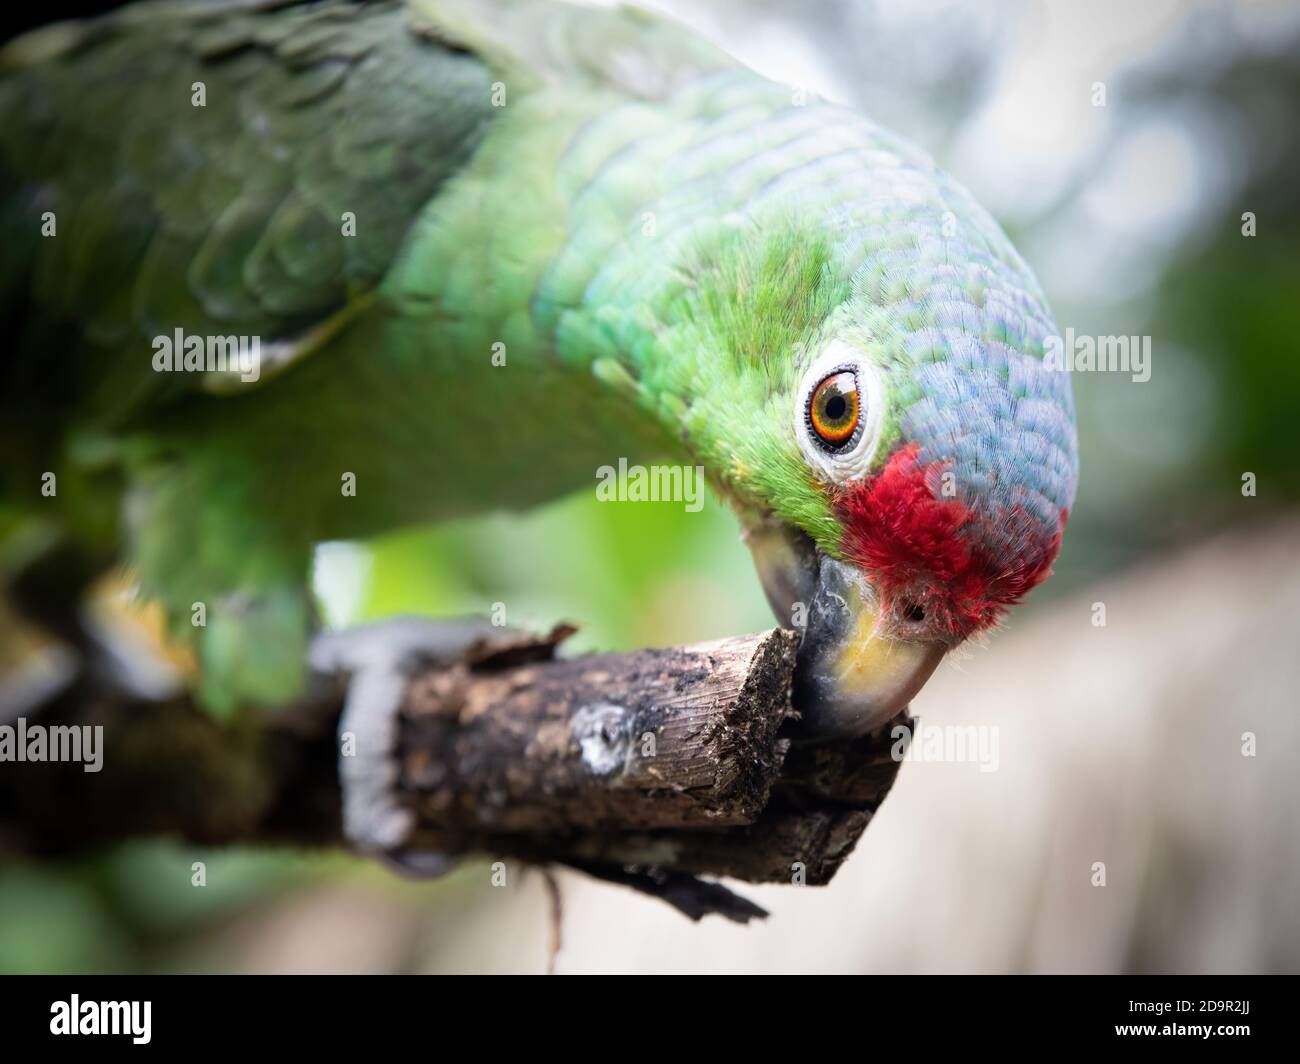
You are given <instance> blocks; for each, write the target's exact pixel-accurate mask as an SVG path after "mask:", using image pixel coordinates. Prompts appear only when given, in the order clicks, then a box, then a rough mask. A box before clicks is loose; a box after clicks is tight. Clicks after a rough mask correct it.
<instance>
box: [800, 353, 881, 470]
mask: <svg viewBox="0 0 1300 1064" xmlns="http://www.w3.org/2000/svg"><path fill="white" fill-rule="evenodd" d="M797 394H798V399H797V404H798V405H797V406H796V407H795V412H794V413H795V425H794V430H795V438H796V439H797V441H798V443H799V449H800V450H801V451H803V456H804V459H805V460H806V461H807V462H808V464H809V465H810V466H811V467H812V468H813V469H814V471H816V472H817V474H818V475H819V476H820V477H821V478H822V479H824V480H829V481H831V482H832V483H835V484H845V483H848V482H849V481H851V480H859V479H861V478H862V477H864V476H866V475H867V474H868V472H870V469H871V460H872V458H873V457H874V456H875V453H876V448H877V444H879V442H880V433H881V430H882V428H883V425H884V421H885V393H884V382H883V380H882V379H881V373H880V370H879V369H878V368H877V367H876V365H875V363H873V362H872V361H871V360H870V359H869V358H867V357H866V356H865V355H864V354H863V353H862V352H861V351H859V350H858V349H857V348H856V347H853V346H851V345H850V344H846V343H845V342H844V341H843V340H832V341H831V342H830V343H829V344H827V345H826V348H825V349H824V350H823V351H822V353H821V354H820V355H818V356H817V357H816V358H815V359H813V361H812V364H811V365H810V366H808V368H807V369H806V370H805V371H804V375H803V381H802V382H801V383H800V385H799V391H798V393H797Z"/></svg>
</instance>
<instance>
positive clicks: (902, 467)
mask: <svg viewBox="0 0 1300 1064" xmlns="http://www.w3.org/2000/svg"><path fill="white" fill-rule="evenodd" d="M918 451H919V448H918V447H917V446H916V444H909V445H908V446H907V447H904V448H902V449H901V450H899V451H898V452H897V453H895V454H894V455H893V456H892V457H891V458H890V459H889V461H888V462H887V463H886V465H885V468H884V469H882V470H881V471H880V473H879V474H877V475H876V476H874V477H872V478H870V479H868V480H864V481H862V482H860V483H857V484H854V485H853V486H851V487H850V488H847V489H843V490H841V491H839V492H838V493H837V495H836V498H835V507H836V510H837V512H838V513H839V516H840V519H841V521H842V523H843V525H844V538H843V541H842V544H841V549H842V550H843V552H844V555H845V557H846V558H847V559H848V560H849V561H851V562H853V563H854V564H856V565H858V566H860V567H861V568H862V569H864V570H866V572H867V573H868V574H869V575H870V576H871V577H872V579H873V582H874V583H875V586H876V589H877V591H878V592H879V593H880V595H881V597H882V599H883V604H884V606H885V608H886V609H892V608H893V607H894V606H895V605H896V603H897V602H898V601H899V600H901V599H903V598H906V599H907V600H909V601H912V602H914V603H915V604H916V605H919V606H920V607H921V608H922V609H923V610H924V611H925V621H924V631H925V632H926V634H928V635H932V636H933V637H935V638H942V639H964V638H965V637H966V636H968V635H971V634H973V633H974V632H977V631H980V630H981V629H984V628H988V627H989V626H991V625H993V624H994V623H996V622H997V620H998V618H999V616H1000V615H1001V614H1002V612H1003V610H1005V608H1006V607H1007V606H1011V605H1014V604H1015V603H1017V602H1019V601H1020V600H1021V599H1022V598H1023V597H1024V596H1025V595H1026V594H1027V593H1028V592H1029V591H1030V589H1031V588H1033V587H1035V586H1036V585H1037V584H1040V583H1042V581H1043V580H1044V579H1046V577H1047V575H1048V574H1049V573H1050V572H1051V567H1052V562H1053V561H1055V559H1056V555H1057V553H1058V552H1059V551H1060V549H1061V532H1062V530H1063V529H1064V528H1065V522H1066V518H1067V516H1068V514H1067V513H1066V512H1063V513H1062V514H1061V520H1060V525H1059V527H1058V528H1057V529H1056V530H1055V532H1054V533H1044V532H1043V530H1042V529H1041V525H1040V524H1039V522H1037V521H1034V520H1033V519H1032V518H1031V517H1030V515H1029V514H1028V513H1026V512H1025V511H1024V509H1023V508H1022V507H1019V506H1014V507H1011V508H1010V509H1008V510H1007V511H1004V512H1002V513H999V514H996V515H993V516H990V515H987V514H981V513H976V512H974V511H972V510H971V509H970V508H968V507H967V506H966V505H964V504H963V503H962V502H961V501H959V500H958V499H945V498H943V497H941V495H940V492H939V487H940V485H941V484H942V479H943V474H944V471H945V469H946V468H947V463H944V462H931V463H929V464H927V465H922V464H921V463H920V462H919V461H918V458H917V455H918ZM994 521H996V522H997V525H998V529H999V530H1010V531H1011V532H1012V533H1013V535H1012V536H1011V546H1010V547H1009V549H1008V550H1007V551H1006V552H1005V555H1006V556H990V553H989V550H988V548H987V547H985V546H984V545H985V544H987V543H990V542H996V541H997V540H998V539H999V538H1002V537H998V536H990V535H985V534H983V533H984V532H985V531H986V530H987V528H988V526H990V525H991V524H992V523H993V522H994Z"/></svg>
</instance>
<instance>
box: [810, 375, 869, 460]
mask: <svg viewBox="0 0 1300 1064" xmlns="http://www.w3.org/2000/svg"><path fill="white" fill-rule="evenodd" d="M858 424H859V418H858V379H857V377H856V376H855V375H854V374H853V371H852V370H840V371H839V372H838V373H832V374H831V375H830V376H829V377H826V378H825V379H824V380H823V381H822V382H821V383H820V384H819V385H817V387H816V388H815V389H814V390H813V393H812V398H811V399H810V400H809V401H808V425H809V427H810V428H811V429H812V430H813V432H814V433H816V435H817V438H818V439H819V440H821V441H822V443H824V444H825V445H826V449H827V450H828V451H831V452H838V451H840V450H842V449H843V448H844V447H846V446H848V445H849V444H850V443H851V442H852V440H853V436H854V433H856V432H857V431H858Z"/></svg>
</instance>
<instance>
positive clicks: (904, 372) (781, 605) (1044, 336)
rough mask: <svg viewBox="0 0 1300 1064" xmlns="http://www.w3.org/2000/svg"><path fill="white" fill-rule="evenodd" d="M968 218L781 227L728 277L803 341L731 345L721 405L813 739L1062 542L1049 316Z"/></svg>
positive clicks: (984, 225) (901, 694)
mask: <svg viewBox="0 0 1300 1064" xmlns="http://www.w3.org/2000/svg"><path fill="white" fill-rule="evenodd" d="M953 197H954V194H953V193H949V195H948V196H947V197H946V198H945V200H944V201H943V202H944V203H947V202H951V201H952V199H953ZM963 218H964V221H965V227H964V232H963V231H962V227H958V231H957V232H951V231H949V230H951V228H952V226H951V221H952V216H951V214H949V212H948V211H947V210H945V209H943V208H942V206H933V207H931V208H929V209H926V208H925V207H924V206H922V207H921V208H917V207H916V206H915V205H913V206H911V207H909V208H908V209H907V210H906V212H905V215H904V216H903V217H902V218H901V219H900V220H898V221H897V222H895V223H893V224H878V225H874V226H870V227H865V228H863V227H859V228H858V229H856V230H855V229H854V228H853V227H852V226H843V225H834V226H830V227H826V228H825V229H823V230H822V231H821V233H820V235H817V236H814V237H812V238H811V245H816V246H819V247H821V248H822V251H821V252H817V251H812V252H809V251H808V248H809V247H810V244H809V239H810V238H809V237H808V233H809V231H810V230H809V228H808V227H807V226H805V227H804V228H803V229H802V230H801V231H800V232H801V234H802V235H800V236H796V237H790V236H789V232H790V230H788V229H787V230H786V233H787V235H786V236H785V237H772V238H771V239H769V240H768V250H767V251H765V252H762V253H759V254H758V255H756V256H755V257H756V258H757V260H758V261H759V262H760V265H759V266H757V267H755V271H754V272H755V274H756V275H755V276H753V277H751V278H749V279H748V282H746V283H743V284H741V285H739V286H737V285H736V284H735V279H734V278H733V279H732V281H731V282H730V285H731V287H730V291H731V292H732V293H733V298H734V299H736V300H738V301H739V302H741V303H743V302H744V301H745V299H747V298H750V297H749V296H747V295H745V294H744V293H747V292H751V291H757V292H764V293H766V295H765V296H764V298H766V299H767V300H768V304H769V305H768V307H767V308H761V307H753V308H751V309H752V310H753V312H754V313H756V314H760V313H763V312H764V310H765V309H766V310H768V311H770V310H771V308H772V306H773V305H775V306H777V307H778V308H782V309H781V310H780V312H781V313H782V314H784V315H785V316H786V319H787V320H789V321H791V322H792V328H791V332H790V334H789V335H791V336H795V337H797V339H796V340H795V342H794V343H793V344H792V345H791V351H792V354H791V356H790V357H789V358H786V359H778V358H772V357H754V355H753V350H754V349H755V345H750V348H751V350H750V354H748V355H746V354H743V353H742V354H741V355H739V356H736V355H735V353H734V348H735V346H737V345H734V344H733V345H732V346H733V359H735V358H737V357H738V358H739V361H740V362H742V363H743V364H744V368H743V369H742V371H741V373H740V375H739V376H740V377H741V378H743V379H744V380H746V381H747V382H748V383H747V384H745V385H743V386H740V387H738V388H736V387H734V386H733V390H734V391H736V392H739V394H740V402H739V404H738V405H740V406H741V408H742V409H741V410H740V411H737V410H736V409H735V407H733V409H732V410H731V412H730V414H729V415H724V414H723V413H722V412H721V411H714V414H715V415H716V416H717V417H718V418H719V419H721V418H723V417H724V416H725V417H726V420H727V422H728V424H729V425H730V428H729V429H728V430H727V432H726V433H725V438H724V439H723V440H721V441H719V442H720V443H721V447H720V448H719V450H725V451H726V461H727V462H728V463H729V466H728V479H729V480H730V482H731V483H732V484H733V485H735V484H743V486H744V488H745V494H746V496H747V499H746V500H745V501H744V502H742V503H741V505H740V506H738V510H739V512H740V515H741V521H742V524H743V526H744V529H745V531H744V538H745V540H746V541H747V543H748V545H749V547H750V549H751V551H752V553H753V557H754V561H755V564H756V566H757V570H758V574H759V577H760V579H761V582H762V584H763V587H764V590H765V591H766V594H767V598H768V600H769V602H770V603H771V605H772V608H773V610H774V612H775V614H776V616H777V618H778V620H780V621H781V622H782V623H783V624H786V625H792V626H794V627H797V628H802V630H803V638H802V643H801V647H800V651H799V656H798V661H797V666H796V672H795V682H794V691H793V696H792V697H793V702H794V705H795V708H796V709H798V710H799V712H800V715H801V718H802V725H801V726H802V729H803V730H804V731H805V732H806V733H807V734H808V735H810V736H814V737H829V736H851V735H860V734H863V733H865V732H867V731H869V730H872V729H873V728H875V727H878V726H879V725H881V724H884V723H886V722H887V721H888V720H890V719H891V718H892V717H893V716H894V715H895V714H897V713H898V712H899V711H900V710H901V709H902V708H903V707H905V706H906V705H907V704H908V702H909V701H910V700H911V699H912V697H913V696H914V695H915V694H916V693H917V692H918V691H919V690H920V689H921V687H922V686H923V685H924V684H925V682H926V680H927V679H928V678H929V677H930V675H931V674H932V673H933V672H934V670H935V668H936V667H937V666H938V664H939V662H940V661H941V660H942V658H943V657H944V655H945V654H946V653H947V652H948V651H950V650H951V649H953V648H954V647H956V646H958V645H959V644H961V643H962V642H963V641H964V640H967V639H969V638H970V637H972V636H974V635H977V634H978V633H980V632H984V631H986V630H988V629H989V628H991V627H992V626H994V625H995V624H997V623H998V621H999V619H1000V618H1001V617H1002V616H1003V614H1004V613H1005V611H1006V610H1007V608H1008V607H1010V606H1012V605H1014V604H1016V603H1018V602H1019V601H1020V600H1021V599H1022V598H1023V597H1024V596H1025V594H1026V593H1027V592H1028V591H1029V590H1030V589H1031V588H1033V587H1034V586H1035V585H1037V584H1038V583H1040V582H1041V581H1042V580H1043V579H1045V578H1046V576H1047V575H1048V573H1049V572H1050V569H1051V566H1052V562H1053V560H1054V559H1055V557H1056V555H1057V552H1058V551H1059V549H1060V545H1061V536H1062V532H1063V530H1064V527H1065V523H1066V520H1067V518H1068V515H1069V507H1070V505H1071V504H1072V502H1073V498H1074V492H1075V486H1076V482H1077V468H1078V466H1077V443H1076V434H1075V423H1074V407H1073V400H1072V397H1071V390H1070V380H1069V375H1068V373H1066V372H1065V371H1064V370H1058V369H1055V368H1053V367H1052V366H1051V365H1050V364H1048V363H1047V362H1046V361H1045V359H1044V353H1045V347H1046V346H1047V345H1046V343H1045V341H1047V340H1048V339H1049V338H1050V337H1052V336H1053V335H1055V326H1054V324H1053V322H1052V318H1051V316H1050V312H1049V311H1048V310H1047V308H1046V304H1045V302H1044V300H1043V297H1042V295H1041V293H1040V291H1039V289H1038V286H1037V283H1036V281H1035V280H1034V279H1033V277H1032V275H1031V274H1030V272H1029V270H1028V268H1027V267H1026V266H1025V264H1024V262H1023V261H1022V260H1021V259H1020V257H1019V256H1018V255H1017V254H1016V252H1015V251H1014V250H1013V249H1012V248H1011V246H1010V244H1009V242H1008V241H1007V239H1006V237H1005V236H1003V235H1002V233H1001V230H1000V229H999V228H998V227H997V225H996V223H994V222H993V221H992V219H991V218H990V217H989V216H988V215H986V214H984V213H983V212H982V210H980V209H979V208H977V207H976V206H975V205H974V204H973V202H969V203H967V204H965V213H964V215H963ZM855 234H856V235H855ZM772 240H775V241H777V243H778V244H781V250H780V251H779V252H777V253H774V252H773V250H772ZM759 243H760V244H762V243H763V240H762V238H759ZM810 256H811V260H812V261H805V260H808V259H809V257H810ZM741 257H742V258H743V255H742V256H741ZM800 262H803V265H802V266H801V265H799V263H800ZM763 263H765V264H767V265H765V266H764V265H761V264H763ZM774 263H776V264H779V266H776V267H773V265H772V264H774ZM792 263H793V265H792ZM846 264H847V265H846ZM764 270H766V271H767V274H766V275H764ZM749 282H752V283H749ZM755 298H757V297H755ZM742 309H743V308H742ZM739 346H740V347H741V348H742V349H743V348H744V346H745V345H743V344H741V345H739ZM769 349H770V348H769ZM734 379H735V378H734V377H733V380H734ZM733 398H734V396H733ZM746 402H749V403H752V404H753V407H752V409H750V410H748V411H747V412H746V411H745V410H744V409H743V407H744V404H745V403H746ZM723 490H724V493H725V491H726V485H725V484H724V487H723Z"/></svg>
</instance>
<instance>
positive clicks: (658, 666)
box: [0, 628, 898, 919]
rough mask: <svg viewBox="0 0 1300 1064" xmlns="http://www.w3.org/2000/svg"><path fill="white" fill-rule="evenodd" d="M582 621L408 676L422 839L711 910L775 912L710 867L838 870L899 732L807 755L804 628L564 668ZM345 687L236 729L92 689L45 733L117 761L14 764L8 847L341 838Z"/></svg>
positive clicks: (320, 689) (401, 760) (66, 697)
mask: <svg viewBox="0 0 1300 1064" xmlns="http://www.w3.org/2000/svg"><path fill="white" fill-rule="evenodd" d="M571 631H572V629H569V628H559V629H556V630H555V631H554V632H552V633H551V634H550V635H549V636H547V637H544V638H535V637H530V636H523V635H520V636H510V637H507V638H502V639H493V640H492V641H491V642H490V643H489V642H487V641H484V642H481V643H479V644H476V645H475V646H474V647H471V648H470V650H469V651H468V652H467V653H466V655H465V658H464V660H463V661H460V662H458V663H457V664H455V665H453V666H451V667H449V668H438V669H428V670H425V671H423V672H420V673H418V674H417V675H416V676H415V677H414V679H413V680H412V681H411V683H410V685H409V687H408V690H407V695H406V699H405V704H404V706H403V708H402V711H401V714H400V727H399V735H400V740H399V744H398V749H397V751H396V754H395V756H396V758H397V763H398V767H399V772H398V783H397V790H398V794H399V797H400V799H401V800H402V801H403V803H404V804H406V805H408V806H409V807H410V808H411V809H412V810H413V811H414V812H415V814H416V821H417V822H416V829H415V833H414V836H413V838H412V843H413V845H414V846H415V847H417V848H419V849H428V850H434V851H438V852H441V853H446V854H465V853H483V854H488V855H491V856H493V857H495V858H498V859H501V858H516V859H522V860H526V861H530V862H539V863H545V862H557V863H561V864H566V865H569V866H571V867H574V868H578V869H581V870H583V871H585V872H588V873H590V874H592V875H595V876H598V877H600V878H604V879H610V880H613V881H615V882H623V883H627V884H628V885H630V886H634V887H636V888H637V889H641V890H644V891H646V892H648V893H651V894H655V895H656V896H659V897H662V898H664V899H665V900H667V901H669V902H670V903H672V904H674V905H676V906H677V907H678V908H680V909H682V911H684V912H686V913H687V914H688V915H691V916H692V917H695V918H698V917H699V916H700V915H703V914H704V913H707V912H721V913H723V914H724V915H728V916H730V917H731V918H733V919H748V918H749V917H751V916H754V915H759V914H761V913H762V910H759V909H758V908H757V907H756V906H753V905H751V904H750V903H748V902H745V901H744V900H743V899H739V898H736V897H735V896H734V895H732V894H731V893H730V892H729V891H727V890H726V889H725V888H723V887H721V886H719V885H717V884H710V883H703V882H701V881H699V880H697V879H696V878H695V877H696V876H699V875H708V876H729V877H733V878H736V879H742V880H747V881H749V882H773V883H775V882H781V883H791V882H804V883H807V884H810V885H816V884H822V883H826V882H828V881H829V880H830V879H831V877H832V876H833V875H834V874H835V872H836V870H837V869H838V868H839V866H840V864H841V863H842V862H843V861H844V859H845V858H846V857H847V856H848V854H849V852H850V851H851V850H852V848H853V846H854V844H855V843H856V842H857V839H858V837H859V836H860V835H861V833H862V831H863V830H864V829H865V828H866V826H867V823H868V822H869V821H870V819H871V816H872V814H873V813H874V812H875V810H876V808H877V807H878V806H879V804H880V802H881V801H882V800H883V799H884V797H885V794H886V793H887V792H888V790H889V787H890V786H891V784H892V782H893V779H894V775H895V773H896V772H897V768H898V764H897V762H896V761H894V760H893V759H892V758H891V757H890V756H889V755H890V745H891V739H890V736H889V733H888V731H887V730H886V731H884V732H883V733H881V734H878V735H877V736H875V737H868V738H866V739H861V740H856V741H853V742H847V743H839V744H834V745H825V746H804V745H793V746H792V744H791V741H790V739H789V738H788V737H787V736H786V732H787V730H788V725H789V723H790V722H791V721H792V720H793V719H794V714H793V711H792V710H791V709H790V706H789V700H788V696H789V687H790V676H791V672H792V669H793V663H794V652H795V648H796V646H797V642H798V637H797V636H796V635H795V634H794V633H792V632H788V631H783V630H780V629H776V630H772V631H768V632H763V633H760V634H758V635H753V636H745V637H739V638H734V639H724V640H720V641H718V642H714V643H707V644H700V645H696V646H690V647H681V648H672V649H665V650H640V651H635V652H631V653H624V654H602V655H592V656H586V657H579V658H572V659H556V658H555V657H554V651H555V648H556V646H557V645H558V644H559V643H560V642H561V641H562V640H563V638H565V637H566V636H567V635H568V634H569V633H570V632H571ZM343 691H344V686H343V683H342V681H321V682H320V683H319V684H318V685H317V690H315V691H314V692H313V694H312V696H311V697H310V698H308V699H306V700H304V701H303V702H302V703H301V704H299V705H296V706H294V707H291V708H289V709H287V710H285V711H281V712H278V713H275V714H262V713H255V712H244V713H241V714H239V715H238V716H236V717H235V718H234V719H233V720H230V721H224V722H223V721H219V720H217V719H215V718H213V717H211V716H209V715H208V714H206V713H204V712H203V711H202V710H201V709H198V708H197V707H195V706H194V705H193V704H192V703H191V702H190V701H188V699H185V698H178V699H172V700H168V701H165V702H148V701H140V700H137V699H128V698H123V697H120V696H118V697H114V696H109V695H106V694H105V693H103V692H92V691H87V690H85V689H84V688H83V687H80V686H77V687H74V688H72V689H70V690H68V691H66V692H65V693H64V694H63V695H62V696H61V697H59V698H58V699H57V700H56V701H54V702H53V703H50V704H48V705H47V706H46V707H45V708H44V710H43V711H42V712H41V715H40V719H39V723H44V724H49V725H54V724H83V725H87V724H88V725H94V724H102V725H103V728H104V731H103V739H104V755H103V770H102V771H100V772H97V773H90V772H85V771H83V766H81V765H79V764H67V763H63V764H56V763H38V764H33V763H25V764H22V763H20V764H5V765H4V767H3V772H0V851H4V850H9V851H23V852H28V853H36V854H49V855H53V854H67V853H74V852H78V851H83V850H85V849H87V848H90V847H95V846H99V845H103V844H106V843H110V842H113V841H116V840H119V839H123V838H127V837H131V836H137V835H142V834H175V835H179V836H181V837H183V838H186V839H189V840H192V841H195V842H199V843H203V844H228V843H292V844H299V845H301V844H308V845H324V846H332V845H342V843H343V840H342V838H341V837H340V833H339V824H340V795H339V777H338V756H339V745H338V739H337V737H336V735H335V730H336V727H337V724H338V717H339V714H340V711H341V706H342V696H343Z"/></svg>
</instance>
